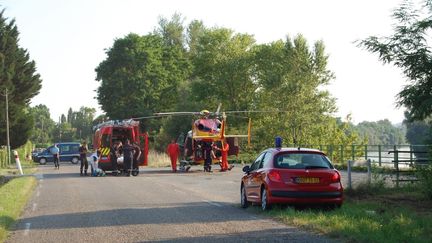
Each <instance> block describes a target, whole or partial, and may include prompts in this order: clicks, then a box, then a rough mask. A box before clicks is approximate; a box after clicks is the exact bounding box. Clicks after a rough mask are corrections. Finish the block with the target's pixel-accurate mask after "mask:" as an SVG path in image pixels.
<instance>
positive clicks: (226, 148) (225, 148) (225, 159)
mask: <svg viewBox="0 0 432 243" xmlns="http://www.w3.org/2000/svg"><path fill="white" fill-rule="evenodd" d="M216 149H217V150H220V151H221V154H222V163H221V171H227V170H231V169H232V166H229V165H228V151H229V144H228V143H227V141H226V140H225V141H223V142H222V148H217V147H216Z"/></svg>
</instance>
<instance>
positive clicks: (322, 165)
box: [274, 153, 333, 169]
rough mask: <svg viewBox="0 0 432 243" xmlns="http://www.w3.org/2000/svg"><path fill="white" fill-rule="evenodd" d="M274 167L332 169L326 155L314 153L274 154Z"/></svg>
mask: <svg viewBox="0 0 432 243" xmlns="http://www.w3.org/2000/svg"><path fill="white" fill-rule="evenodd" d="M274 165H275V167H276V168H284V169H333V166H332V165H331V163H330V161H329V160H328V159H327V157H326V156H324V155H322V154H315V153H283V154H278V155H276V156H275V161H274Z"/></svg>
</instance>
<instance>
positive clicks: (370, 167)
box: [366, 159, 372, 184]
mask: <svg viewBox="0 0 432 243" xmlns="http://www.w3.org/2000/svg"><path fill="white" fill-rule="evenodd" d="M366 166H367V173H368V184H371V180H372V176H371V174H372V161H371V159H368V160H367V163H366Z"/></svg>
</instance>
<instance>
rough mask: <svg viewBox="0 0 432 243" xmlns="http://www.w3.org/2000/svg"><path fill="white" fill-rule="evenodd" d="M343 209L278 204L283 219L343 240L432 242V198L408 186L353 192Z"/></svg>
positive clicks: (272, 213)
mask: <svg viewBox="0 0 432 243" xmlns="http://www.w3.org/2000/svg"><path fill="white" fill-rule="evenodd" d="M349 194H350V195H347V197H346V200H345V203H344V205H343V206H342V207H341V208H340V209H335V210H326V209H322V208H310V207H309V208H301V209H298V208H297V209H296V208H293V207H275V208H274V209H273V210H271V211H270V212H268V214H269V215H270V216H272V217H274V218H277V219H279V220H281V221H282V222H284V223H286V224H289V225H295V226H299V227H301V228H304V229H307V230H311V231H313V232H317V233H321V234H325V235H328V236H330V237H331V238H337V239H339V240H341V241H343V242H368V243H370V242H431V239H432V211H431V208H432V207H431V206H432V201H431V200H428V199H424V198H423V197H422V196H421V194H418V193H417V192H415V191H413V190H407V189H387V190H383V191H381V192H380V193H379V194H374V195H367V194H366V195H365V194H363V191H359V192H358V193H356V192H350V193H349Z"/></svg>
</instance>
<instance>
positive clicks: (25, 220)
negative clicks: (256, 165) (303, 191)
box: [7, 164, 332, 242]
mask: <svg viewBox="0 0 432 243" xmlns="http://www.w3.org/2000/svg"><path fill="white" fill-rule="evenodd" d="M198 169H199V167H193V168H192V169H191V172H189V173H176V174H174V173H171V172H170V170H169V168H163V169H150V168H143V169H142V172H141V173H140V175H139V176H137V177H114V176H109V175H108V176H106V177H80V176H79V173H78V172H79V166H77V165H70V164H61V167H60V170H58V171H57V170H55V169H54V168H53V166H52V165H45V166H40V168H39V172H38V175H37V178H38V182H39V184H38V186H37V188H36V190H35V192H34V194H33V196H32V199H31V200H30V201H29V203H28V205H27V207H26V210H25V212H24V214H23V215H22V216H21V219H20V220H19V222H18V224H17V226H16V228H15V230H13V231H12V233H11V235H10V237H9V239H8V240H7V242H148V241H151V242H332V240H330V239H328V238H326V237H323V236H320V235H316V234H312V233H309V232H305V231H302V230H299V229H298V228H295V227H290V226H286V225H284V224H282V223H279V222H277V221H274V220H272V219H270V218H267V217H266V216H265V215H263V214H261V213H259V210H260V209H259V208H258V207H256V209H248V210H244V209H242V208H240V206H239V190H240V189H239V186H240V178H241V175H242V172H241V168H239V167H235V168H234V169H233V170H232V171H230V172H217V171H215V172H214V173H204V172H202V171H198Z"/></svg>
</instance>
